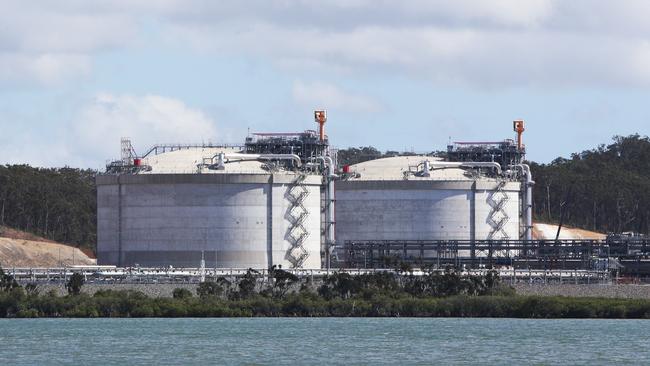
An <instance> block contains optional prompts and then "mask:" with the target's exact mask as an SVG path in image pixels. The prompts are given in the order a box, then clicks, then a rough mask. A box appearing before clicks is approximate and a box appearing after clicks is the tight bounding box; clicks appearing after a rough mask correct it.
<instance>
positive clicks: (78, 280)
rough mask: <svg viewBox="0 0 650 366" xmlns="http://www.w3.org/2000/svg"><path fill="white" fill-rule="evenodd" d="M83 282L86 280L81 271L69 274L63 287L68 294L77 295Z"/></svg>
mask: <svg viewBox="0 0 650 366" xmlns="http://www.w3.org/2000/svg"><path fill="white" fill-rule="evenodd" d="M84 282H86V280H85V279H84V276H83V275H82V274H81V273H78V272H75V273H73V274H72V276H70V279H69V280H68V283H66V284H65V288H66V290H68V294H70V295H74V296H76V295H79V294H80V293H81V286H83V285H84Z"/></svg>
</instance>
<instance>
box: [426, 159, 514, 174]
mask: <svg viewBox="0 0 650 366" xmlns="http://www.w3.org/2000/svg"><path fill="white" fill-rule="evenodd" d="M426 161H428V160H426ZM429 163H430V164H431V166H432V169H436V168H491V169H494V170H496V172H497V174H499V175H501V165H500V164H499V163H493V162H482V161H480V162H473V161H465V162H455V161H433V162H429Z"/></svg>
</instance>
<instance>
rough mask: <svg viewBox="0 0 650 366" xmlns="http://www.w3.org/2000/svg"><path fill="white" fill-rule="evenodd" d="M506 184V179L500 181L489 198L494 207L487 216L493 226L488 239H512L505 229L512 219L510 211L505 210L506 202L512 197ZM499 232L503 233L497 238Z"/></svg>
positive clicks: (489, 203)
mask: <svg viewBox="0 0 650 366" xmlns="http://www.w3.org/2000/svg"><path fill="white" fill-rule="evenodd" d="M505 186H506V181H505V180H501V181H499V183H498V184H497V186H496V188H495V189H494V190H493V191H492V192H490V195H489V196H488V198H487V203H488V205H490V207H491V208H492V210H491V211H490V213H489V214H488V218H487V223H488V224H489V225H490V226H491V227H492V230H491V231H490V233H489V234H488V237H487V239H488V240H493V239H506V240H507V239H510V236H509V235H508V233H507V232H506V231H505V226H506V224H507V223H508V220H509V219H510V217H509V216H508V213H507V212H506V210H504V207H505V205H506V203H507V202H508V200H509V199H510V198H509V197H508V195H507V194H506V192H505V191H504V188H505ZM497 234H501V235H500V236H501V237H500V238H495V236H496V235H497Z"/></svg>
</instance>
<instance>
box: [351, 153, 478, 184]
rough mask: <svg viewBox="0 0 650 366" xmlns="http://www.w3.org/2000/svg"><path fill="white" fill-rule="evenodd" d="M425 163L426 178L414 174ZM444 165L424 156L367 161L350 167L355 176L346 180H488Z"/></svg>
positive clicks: (440, 161)
mask: <svg viewBox="0 0 650 366" xmlns="http://www.w3.org/2000/svg"><path fill="white" fill-rule="evenodd" d="M425 161H428V162H429V163H430V165H431V170H430V171H429V174H428V176H424V175H419V174H416V173H417V172H418V171H420V170H421V169H422V165H423V163H424V162H425ZM444 163H445V161H444V160H443V159H442V158H438V157H433V156H426V155H412V156H394V157H389V158H381V159H375V160H369V161H364V162H362V163H358V164H353V165H350V167H349V171H350V173H357V174H352V175H351V176H350V178H349V179H348V180H361V181H371V180H372V181H376V180H416V181H417V180H425V181H426V180H429V181H467V180H477V179H490V178H487V177H485V176H480V177H479V176H476V175H473V174H471V173H470V172H469V171H468V170H467V169H463V168H461V167H458V166H445V164H444ZM453 164H454V163H451V164H449V165H453ZM436 165H439V166H436Z"/></svg>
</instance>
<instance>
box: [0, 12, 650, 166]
mask: <svg viewBox="0 0 650 366" xmlns="http://www.w3.org/2000/svg"><path fill="white" fill-rule="evenodd" d="M316 3H318V5H315V4H316ZM0 9H2V11H1V12H0V164H2V163H29V164H32V165H38V166H63V165H69V166H75V167H92V168H101V167H102V166H103V165H104V164H105V163H106V160H108V159H111V158H116V157H118V156H119V140H120V137H121V136H128V137H131V139H132V140H133V143H134V145H135V147H136V150H137V151H144V150H146V149H147V147H149V146H150V145H152V144H154V143H157V142H202V141H204V142H240V141H242V140H243V138H244V137H245V135H246V133H247V131H248V129H250V130H251V131H295V130H304V129H309V128H314V127H315V126H316V125H315V124H314V122H313V116H312V111H313V110H314V109H315V108H326V109H327V110H328V117H329V120H328V124H327V126H326V128H327V131H328V134H329V136H330V140H331V142H332V143H333V144H334V145H335V146H337V147H348V146H367V145H373V146H376V147H378V148H380V149H382V150H385V149H394V150H414V151H431V150H437V149H444V148H445V146H446V144H447V143H448V141H450V139H451V140H452V141H453V140H500V139H503V138H508V137H512V122H511V121H512V120H513V119H519V118H523V119H525V120H526V122H527V131H526V133H525V142H526V143H527V146H528V152H529V154H528V157H529V158H530V159H532V160H536V161H540V162H548V161H551V160H552V159H554V158H555V157H558V156H568V155H569V154H570V153H572V152H575V151H580V150H583V149H587V148H592V147H595V146H596V145H598V144H600V143H608V142H609V141H610V139H611V137H612V136H613V135H616V134H619V135H626V134H631V133H637V132H638V133H640V134H642V135H648V134H650V109H649V108H650V89H649V88H650V22H649V21H648V18H649V17H650V1H646V0H638V1H632V0H630V1H626V0H620V1H599V0H582V1H581V0H573V1H562V0H557V1H554V0H527V1H522V0H490V1H472V0H450V1H437V0H414V1H408V0H402V1H386V0H330V1H318V2H315V1H310V0H294V1H292V0H277V1H268V0H250V1H211V0H183V1H181V0H162V1H153V0H151V1H149V0H146V1H145V0H142V1H138V0H113V1H102V0H96V1H87V0H60V1H56V2H55V1H18V0H16V1H4V0H0Z"/></svg>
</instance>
